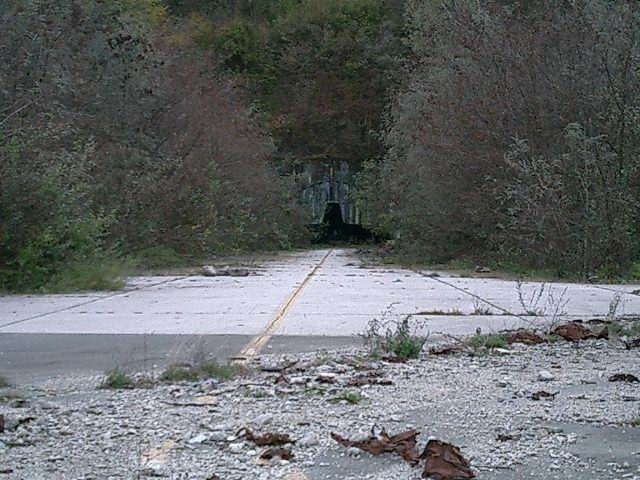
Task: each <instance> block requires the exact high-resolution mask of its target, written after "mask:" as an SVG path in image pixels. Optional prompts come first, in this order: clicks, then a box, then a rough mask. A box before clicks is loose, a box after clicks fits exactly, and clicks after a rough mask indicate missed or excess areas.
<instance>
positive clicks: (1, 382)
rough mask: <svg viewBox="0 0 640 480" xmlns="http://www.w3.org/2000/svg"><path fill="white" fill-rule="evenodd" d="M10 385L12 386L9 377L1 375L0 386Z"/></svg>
mask: <svg viewBox="0 0 640 480" xmlns="http://www.w3.org/2000/svg"><path fill="white" fill-rule="evenodd" d="M10 386H11V383H9V380H8V379H7V377H3V376H2V375H0V388H7V387H10Z"/></svg>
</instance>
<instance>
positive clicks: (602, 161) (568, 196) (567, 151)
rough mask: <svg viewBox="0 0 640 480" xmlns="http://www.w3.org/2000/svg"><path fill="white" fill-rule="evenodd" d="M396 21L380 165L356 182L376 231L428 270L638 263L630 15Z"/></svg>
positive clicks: (501, 13) (483, 7)
mask: <svg viewBox="0 0 640 480" xmlns="http://www.w3.org/2000/svg"><path fill="white" fill-rule="evenodd" d="M504 3H507V5H504ZM407 21H408V26H407V27H408V28H407V29H408V31H409V32H410V33H409V38H408V44H409V45H410V46H411V48H412V55H411V56H410V57H409V61H408V65H407V69H406V72H405V73H406V75H405V78H406V82H405V84H404V85H403V86H402V88H401V89H400V90H399V91H398V92H397V94H396V95H395V96H394V98H393V99H392V102H391V103H390V105H389V116H388V126H387V128H386V129H385V131H384V140H385V144H386V147H387V153H386V156H385V158H384V160H383V161H381V162H379V163H377V164H375V166H374V168H369V169H368V170H367V171H366V172H365V173H366V174H367V175H366V177H365V179H364V181H363V182H362V185H363V186H365V188H366V185H367V184H368V185H370V188H371V190H370V192H369V194H368V198H371V197H376V198H377V200H376V201H375V202H372V203H371V204H372V205H373V207H374V208H375V210H374V212H373V213H374V215H373V221H374V223H375V224H376V226H377V227H378V228H379V229H389V230H390V231H391V232H392V233H394V234H397V236H398V245H399V247H400V250H401V251H402V252H404V253H405V255H408V256H411V257H422V259H423V261H429V260H430V261H435V262H442V261H447V260H448V259H451V258H455V257H465V256H468V255H470V254H471V253H472V252H473V253H474V254H478V255H481V256H484V257H494V258H498V259H500V258H508V259H518V261H519V262H520V263H523V264H525V265H527V266H529V267H533V268H538V267H551V268H554V269H556V270H558V271H564V272H580V273H581V274H583V275H585V274H589V273H591V274H592V273H596V272H598V271H603V272H607V274H608V275H616V274H620V273H621V272H624V271H625V270H627V269H629V267H630V266H631V265H632V264H633V263H634V262H637V261H638V259H639V258H638V257H639V255H640V243H639V242H640V240H639V239H640V234H639V233H640V193H639V192H640V190H639V189H638V185H640V127H639V125H640V124H639V123H638V122H637V118H636V116H637V115H636V112H637V111H638V109H639V108H640V88H638V86H639V85H640V63H639V62H640V44H639V43H638V42H637V39H636V37H635V36H636V32H637V29H638V25H639V24H640V4H638V2H634V1H620V2H610V1H608V0H579V1H575V2H557V1H555V0H545V1H542V2H521V3H518V4H517V3H515V2H489V1H481V2H422V1H410V2H407ZM364 196H365V197H367V194H366V193H365V194H364Z"/></svg>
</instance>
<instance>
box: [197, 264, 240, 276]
mask: <svg viewBox="0 0 640 480" xmlns="http://www.w3.org/2000/svg"><path fill="white" fill-rule="evenodd" d="M202 275H204V276H205V277H248V276H249V270H248V269H246V268H232V267H221V268H216V267H212V266H211V265H205V266H203V267H202Z"/></svg>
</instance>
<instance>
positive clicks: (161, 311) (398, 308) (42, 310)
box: [0, 249, 640, 382]
mask: <svg viewBox="0 0 640 480" xmlns="http://www.w3.org/2000/svg"><path fill="white" fill-rule="evenodd" d="M637 288H638V287H637V286H635V287H634V286H628V285H591V284H573V283H571V284H559V283H554V284H547V285H543V284H540V283H533V282H532V283H526V284H524V285H520V286H518V284H517V282H515V281H508V280H502V279H498V278H461V277H458V276H455V275H453V274H446V273H443V272H439V273H438V274H434V273H433V272H428V271H412V270H407V269H401V268H395V267H393V268H392V267H370V268H365V267H364V266H363V265H362V264H361V262H360V260H359V258H358V257H357V255H356V253H355V252H354V251H353V250H349V249H332V250H327V249H325V250H313V251H307V252H295V253H287V254H280V255H277V256H274V257H273V258H272V259H271V260H269V261H266V262H264V263H263V264H262V265H261V266H260V267H258V268H254V269H252V272H251V275H249V276H248V277H204V276H183V277H180V276H156V277H135V278H132V279H130V281H129V283H128V284H127V287H126V288H125V290H123V291H119V292H110V293H104V292H101V293H86V294H72V295H15V296H13V295H12V296H4V297H0V370H1V371H2V372H3V374H5V375H7V376H8V377H9V378H11V379H12V380H13V381H15V382H31V381H35V380H37V379H40V378H45V377H51V376H62V375H68V374H69V373H70V372H82V373H101V372H104V371H105V370H107V369H110V368H114V367H116V366H121V367H129V368H143V367H145V366H149V365H163V364H165V363H167V362H169V361H177V360H181V359H186V358H189V356H192V355H195V354H197V353H198V352H199V351H202V352H208V353H210V354H212V355H213V356H216V357H217V358H234V357H235V358H238V357H244V358H250V357H252V356H254V355H257V354H259V353H260V352H261V351H263V350H264V351H268V352H270V353H288V352H291V353H298V352H303V351H311V350H318V349H322V348H333V347H340V346H344V345H349V344H353V343H354V342H359V341H360V339H359V337H358V334H359V333H362V332H363V331H364V330H365V329H366V328H367V325H368V324H369V322H370V321H371V320H373V319H378V320H381V321H393V320H398V319H402V318H404V317H406V316H407V315H412V318H413V319H415V320H416V321H417V324H419V325H420V328H421V329H422V330H424V331H425V332H429V335H430V339H434V338H437V337H438V336H441V335H453V336H457V335H463V334H470V333H473V332H475V331H476V329H477V328H480V329H481V330H482V331H483V332H491V331H499V330H503V329H505V328H513V327H517V326H521V325H530V324H545V323H549V322H553V321H555V320H558V319H559V318H560V317H562V318H581V319H589V318H594V317H600V318H602V317H606V316H607V315H608V314H609V313H610V310H611V309H615V314H616V315H617V316H621V315H637V316H640V296H638V295H636V294H634V293H633V292H634V290H636V289H637Z"/></svg>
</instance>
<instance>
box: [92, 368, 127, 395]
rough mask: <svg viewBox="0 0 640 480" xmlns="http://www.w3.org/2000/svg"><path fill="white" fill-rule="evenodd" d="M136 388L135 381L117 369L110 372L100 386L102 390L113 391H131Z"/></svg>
mask: <svg viewBox="0 0 640 480" xmlns="http://www.w3.org/2000/svg"><path fill="white" fill-rule="evenodd" d="M134 386H135V382H134V381H133V379H132V378H131V377H130V376H129V375H127V374H126V373H124V372H122V371H121V370H119V369H117V368H115V369H113V370H111V371H110V372H108V373H107V375H106V377H105V378H104V380H102V383H101V384H100V388H103V389H112V390H124V389H131V388H134Z"/></svg>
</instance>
